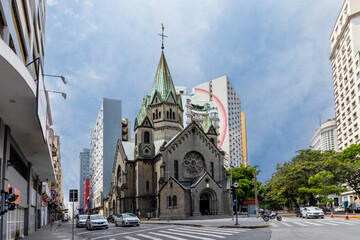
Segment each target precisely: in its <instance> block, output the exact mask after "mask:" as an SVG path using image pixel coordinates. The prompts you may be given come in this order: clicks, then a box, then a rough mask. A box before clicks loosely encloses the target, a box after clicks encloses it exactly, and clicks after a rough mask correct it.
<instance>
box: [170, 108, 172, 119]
mask: <svg viewBox="0 0 360 240" xmlns="http://www.w3.org/2000/svg"><path fill="white" fill-rule="evenodd" d="M171 116H172V109H171V108H170V119H171Z"/></svg>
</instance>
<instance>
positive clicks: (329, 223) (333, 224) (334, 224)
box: [321, 221, 339, 226]
mask: <svg viewBox="0 0 360 240" xmlns="http://www.w3.org/2000/svg"><path fill="white" fill-rule="evenodd" d="M321 223H322V224H328V225H332V226H336V225H339V224H338V223H331V222H325V221H323V222H321Z"/></svg>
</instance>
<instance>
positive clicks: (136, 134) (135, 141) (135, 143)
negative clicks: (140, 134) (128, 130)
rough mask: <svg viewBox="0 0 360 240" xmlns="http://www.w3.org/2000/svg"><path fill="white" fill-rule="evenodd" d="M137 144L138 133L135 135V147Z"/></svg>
mask: <svg viewBox="0 0 360 240" xmlns="http://www.w3.org/2000/svg"><path fill="white" fill-rule="evenodd" d="M136 144H137V133H135V145H136Z"/></svg>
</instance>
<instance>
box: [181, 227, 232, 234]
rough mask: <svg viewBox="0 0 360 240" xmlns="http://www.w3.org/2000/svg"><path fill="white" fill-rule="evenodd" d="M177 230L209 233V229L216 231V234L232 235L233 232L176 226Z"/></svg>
mask: <svg viewBox="0 0 360 240" xmlns="http://www.w3.org/2000/svg"><path fill="white" fill-rule="evenodd" d="M176 229H179V230H183V231H193V232H204V233H209V232H210V231H211V232H213V233H217V234H223V235H229V236H230V235H233V233H229V232H219V231H213V230H209V229H204V230H201V229H192V228H176Z"/></svg>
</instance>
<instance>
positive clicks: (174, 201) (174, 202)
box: [173, 195, 177, 207]
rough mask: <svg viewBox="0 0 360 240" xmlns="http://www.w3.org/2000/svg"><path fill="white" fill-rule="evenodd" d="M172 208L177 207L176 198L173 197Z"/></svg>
mask: <svg viewBox="0 0 360 240" xmlns="http://www.w3.org/2000/svg"><path fill="white" fill-rule="evenodd" d="M173 206H174V207H176V206H177V198H176V196H175V195H174V196H173Z"/></svg>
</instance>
